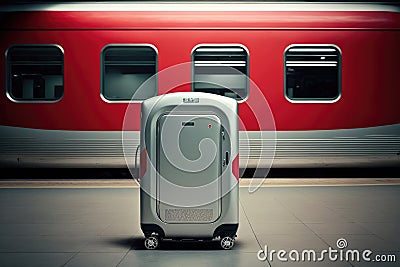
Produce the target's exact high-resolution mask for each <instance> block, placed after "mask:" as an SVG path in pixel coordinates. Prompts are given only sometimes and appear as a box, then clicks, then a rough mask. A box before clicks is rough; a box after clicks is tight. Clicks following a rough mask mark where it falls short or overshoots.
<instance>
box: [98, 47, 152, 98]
mask: <svg viewBox="0 0 400 267" xmlns="http://www.w3.org/2000/svg"><path fill="white" fill-rule="evenodd" d="M156 61H157V53H156V51H155V49H154V48H153V47H151V46H148V45H111V46H107V47H106V48H104V50H103V53H102V89H101V92H102V95H103V97H104V98H105V99H107V100H110V101H129V100H137V101H140V100H145V99H147V98H150V97H153V96H155V95H157V84H156V79H154V78H153V79H150V80H148V79H149V78H150V77H152V76H153V75H154V74H156V72H157V62H156ZM147 80H148V81H147ZM146 81H147V82H146ZM145 82H146V84H145V85H144V86H142V85H143V84H144V83H145Z"/></svg>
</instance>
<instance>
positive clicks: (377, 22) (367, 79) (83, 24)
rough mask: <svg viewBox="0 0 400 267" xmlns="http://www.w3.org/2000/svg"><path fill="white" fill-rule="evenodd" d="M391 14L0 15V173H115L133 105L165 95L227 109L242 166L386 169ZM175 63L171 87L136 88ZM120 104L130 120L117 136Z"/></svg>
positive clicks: (393, 49)
mask: <svg viewBox="0 0 400 267" xmlns="http://www.w3.org/2000/svg"><path fill="white" fill-rule="evenodd" d="M399 12H400V8H399V6H398V5H395V4H392V5H381V4H362V3H358V4H354V3H353V4H346V3H343V4H337V3H336V4H333V3H302V4H298V3H264V2H256V3H240V2H237V3H229V4H227V3H207V2H190V3H183V2H176V3H165V2H162V3H151V2H146V3H75V4H74V3H55V4H31V5H29V4H19V5H3V6H1V7H0V36H1V39H0V51H1V53H2V56H1V57H0V84H2V88H3V92H2V93H0V113H1V115H0V125H1V126H0V135H1V139H0V151H1V156H0V164H1V166H11V167H32V166H33V167H38V166H41V167H124V166H126V162H125V159H124V153H123V146H122V142H121V139H122V130H129V131H133V136H134V138H133V139H132V140H131V142H128V143H127V144H126V145H127V146H129V147H130V148H135V147H136V146H137V144H138V142H139V130H140V129H139V111H140V101H141V100H143V99H146V98H148V97H151V96H154V95H159V94H163V93H166V92H169V91H170V89H173V90H172V91H191V90H194V91H205V92H210V93H216V94H222V95H226V96H229V97H233V98H236V99H237V100H238V101H239V103H240V104H239V116H240V119H241V120H242V122H243V123H242V125H241V133H240V138H241V140H240V155H241V160H240V166H241V167H242V168H244V167H254V166H255V164H254V162H253V161H260V162H261V165H258V167H269V165H270V163H271V161H272V158H273V163H272V166H273V167H336V166H341V167H343V166H399V163H400V105H399V104H400V90H399V89H400V85H399V76H400V71H399V70H400V68H399V62H400V49H399V48H400V13H399ZM186 62H189V64H190V65H191V68H190V69H189V70H188V71H183V72H182V74H181V76H182V77H183V79H184V80H186V81H193V82H192V83H188V84H184V85H182V86H179V87H177V88H167V86H165V84H166V83H167V81H165V80H163V79H166V78H165V77H164V78H163V77H161V76H160V77H159V79H158V80H157V79H156V80H155V82H154V83H153V84H151V85H149V86H148V88H147V89H146V90H141V89H140V85H141V84H143V82H144V81H146V80H147V79H148V78H149V77H151V76H152V75H154V74H156V73H157V72H160V71H163V70H166V69H168V68H170V67H171V66H175V65H178V64H181V63H186ZM221 66H229V67H231V68H232V69H234V70H235V71H236V72H238V73H240V74H243V75H244V76H245V77H248V78H249V79H251V82H250V83H249V82H248V80H246V79H243V77H242V76H241V75H237V73H236V74H235V73H229V71H228V72H225V71H224V70H223V69H221V68H220V67H221ZM197 79H198V80H206V81H211V83H219V84H220V85H218V86H210V85H207V84H206V83H202V82H196V80H197ZM228 87H229V88H230V89H229V90H227V89H226V88H228ZM255 87H257V88H259V90H260V92H261V93H262V94H263V97H265V99H266V100H267V102H268V104H269V108H268V106H265V112H266V113H268V112H269V110H271V112H272V115H273V118H274V128H275V130H276V140H273V145H271V146H266V147H265V146H264V147H263V146H261V145H260V143H262V141H263V140H260V138H259V135H258V133H260V132H268V131H271V130H274V129H271V127H269V126H268V127H267V126H265V125H263V124H261V125H260V124H258V123H257V122H256V121H255V119H254V114H253V112H252V109H251V108H252V107H251V105H250V104H249V103H257V101H258V99H257V98H258V97H259V96H257V93H255V90H256V89H254V88H255ZM149 88H150V89H149ZM132 96H133V99H131V98H132ZM128 105H130V106H131V107H132V109H133V110H134V111H135V110H136V112H137V118H136V119H133V120H131V121H130V122H129V127H128V128H125V129H123V120H124V115H125V112H126V109H127V107H128ZM258 108H259V109H261V110H262V109H263V108H264V107H263V106H261V107H258ZM264 141H265V140H264ZM274 146H275V153H264V152H265V151H263V150H269V151H270V150H271V151H272V150H274ZM244 158H246V159H248V160H244Z"/></svg>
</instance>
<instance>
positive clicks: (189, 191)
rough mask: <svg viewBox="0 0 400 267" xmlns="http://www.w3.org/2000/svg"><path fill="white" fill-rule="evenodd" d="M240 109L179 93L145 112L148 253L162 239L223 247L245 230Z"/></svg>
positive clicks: (143, 186)
mask: <svg viewBox="0 0 400 267" xmlns="http://www.w3.org/2000/svg"><path fill="white" fill-rule="evenodd" d="M238 161H239V156H238V118H237V102H236V100H233V99H231V98H227V97H223V96H218V95H214V94H207V93H197V92H181V93H172V94H166V95H162V96H156V97H153V98H150V99H148V100H145V101H144V102H143V103H142V107H141V132H140V222H141V229H142V231H143V233H144V235H145V238H146V239H145V246H146V248H148V249H154V248H157V247H158V245H159V244H160V241H161V240H162V239H164V238H165V239H178V240H183V239H195V240H209V239H217V238H218V239H219V240H220V244H221V246H222V248H224V249H230V248H231V247H232V246H233V244H234V238H235V237H236V232H237V228H238V224H239V185H238V179H239V177H238V176H239V175H238V173H239V171H238V167H239V162H238Z"/></svg>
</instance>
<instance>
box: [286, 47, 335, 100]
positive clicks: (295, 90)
mask: <svg viewBox="0 0 400 267" xmlns="http://www.w3.org/2000/svg"><path fill="white" fill-rule="evenodd" d="M340 72H341V55H340V51H339V49H338V48H337V47H336V46H332V45H293V46H291V47H290V48H289V49H287V50H286V52H285V74H286V77H285V94H286V96H287V97H288V98H289V99H291V100H311V101H312V100H326V101H329V100H335V99H337V98H338V97H339V96H340V91H341V82H340V80H341V73H340Z"/></svg>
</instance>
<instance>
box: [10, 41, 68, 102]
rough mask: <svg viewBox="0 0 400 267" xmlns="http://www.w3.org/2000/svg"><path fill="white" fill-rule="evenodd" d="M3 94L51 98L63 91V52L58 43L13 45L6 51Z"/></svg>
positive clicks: (14, 97)
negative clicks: (5, 92) (4, 89)
mask: <svg viewBox="0 0 400 267" xmlns="http://www.w3.org/2000/svg"><path fill="white" fill-rule="evenodd" d="M6 62H7V68H6V71H7V86H6V87H7V96H8V97H9V98H10V99H11V100H13V101H16V102H42V101H46V102H55V101H58V100H60V99H61V98H62V96H63V94H64V70H63V68H64V67H63V65H64V53H63V50H62V48H61V47H60V46H58V45H43V44H38V45H36V44H35V45H13V46H11V47H9V48H8V50H7V52H6Z"/></svg>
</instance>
